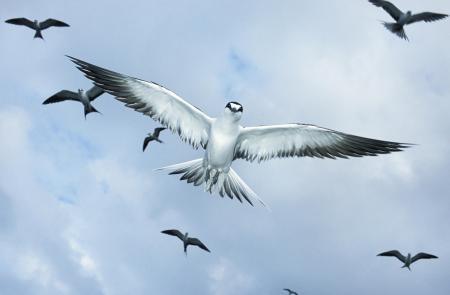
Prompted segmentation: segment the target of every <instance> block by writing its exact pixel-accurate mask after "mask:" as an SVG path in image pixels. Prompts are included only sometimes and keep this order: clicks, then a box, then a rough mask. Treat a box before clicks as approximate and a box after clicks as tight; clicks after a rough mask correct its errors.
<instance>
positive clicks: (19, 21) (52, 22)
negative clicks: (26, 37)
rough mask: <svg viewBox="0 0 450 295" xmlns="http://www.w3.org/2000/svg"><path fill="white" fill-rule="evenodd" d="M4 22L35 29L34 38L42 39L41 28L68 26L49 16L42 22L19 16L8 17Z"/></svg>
mask: <svg viewBox="0 0 450 295" xmlns="http://www.w3.org/2000/svg"><path fill="white" fill-rule="evenodd" d="M5 23H8V24H13V25H20V26H26V27H29V28H30V29H33V30H35V31H36V33H35V34H34V38H41V39H44V37H42V34H41V31H42V30H45V29H48V28H50V27H70V26H69V25H68V24H66V23H65V22H62V21H59V20H56V19H53V18H49V19H47V20H45V21H43V22H38V21H37V20H34V21H31V20H29V19H27V18H24V17H21V18H12V19H8V20H6V21H5Z"/></svg>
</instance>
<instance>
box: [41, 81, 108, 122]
mask: <svg viewBox="0 0 450 295" xmlns="http://www.w3.org/2000/svg"><path fill="white" fill-rule="evenodd" d="M103 93H105V91H103V89H101V88H100V87H97V86H95V85H94V86H93V87H92V88H91V89H89V90H88V91H84V90H83V89H78V92H73V91H69V90H61V91H60V92H58V93H56V94H54V95H52V96H51V97H49V98H47V99H46V100H45V101H44V102H43V103H42V104H49V103H55V102H61V101H65V100H73V101H79V102H81V103H82V104H83V106H84V117H85V118H86V115H87V114H89V113H92V112H96V113H100V112H99V111H97V110H96V109H95V108H94V107H93V106H92V105H91V102H92V101H93V100H94V99H96V98H97V97H99V96H100V95H102V94H103Z"/></svg>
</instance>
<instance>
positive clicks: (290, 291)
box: [283, 288, 298, 295]
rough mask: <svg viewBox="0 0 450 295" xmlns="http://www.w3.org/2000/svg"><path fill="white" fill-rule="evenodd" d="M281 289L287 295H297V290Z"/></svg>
mask: <svg viewBox="0 0 450 295" xmlns="http://www.w3.org/2000/svg"><path fill="white" fill-rule="evenodd" d="M283 290H284V291H287V292H288V294H289V295H298V293H297V292H295V291H292V290H291V289H288V288H284V289H283Z"/></svg>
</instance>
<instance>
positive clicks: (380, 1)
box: [369, 0, 448, 41]
mask: <svg viewBox="0 0 450 295" xmlns="http://www.w3.org/2000/svg"><path fill="white" fill-rule="evenodd" d="M369 2H370V3H372V4H373V5H375V6H377V7H381V8H383V9H384V10H385V11H386V12H387V13H389V14H390V16H391V17H392V18H393V19H394V20H395V21H396V22H395V23H388V22H383V25H384V26H385V28H386V29H388V30H389V31H391V32H392V33H394V34H396V35H397V36H399V37H400V38H402V39H405V40H408V41H409V39H408V36H406V33H405V30H404V29H403V27H404V26H406V25H410V24H412V23H415V22H420V21H424V22H433V21H437V20H441V19H444V18H446V17H447V16H448V15H447V14H441V13H434V12H422V13H417V14H412V12H411V11H410V10H408V11H407V12H406V13H404V12H403V11H401V10H400V9H398V8H397V7H396V6H395V5H394V4H392V3H391V2H389V1H384V0H369Z"/></svg>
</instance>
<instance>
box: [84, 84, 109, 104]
mask: <svg viewBox="0 0 450 295" xmlns="http://www.w3.org/2000/svg"><path fill="white" fill-rule="evenodd" d="M103 93H105V91H104V90H103V89H101V88H100V87H98V86H95V85H94V87H92V88H91V89H89V90H88V91H87V92H86V95H87V96H88V97H89V100H90V101H93V100H95V99H96V98H97V97H99V96H100V95H102V94H103Z"/></svg>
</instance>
